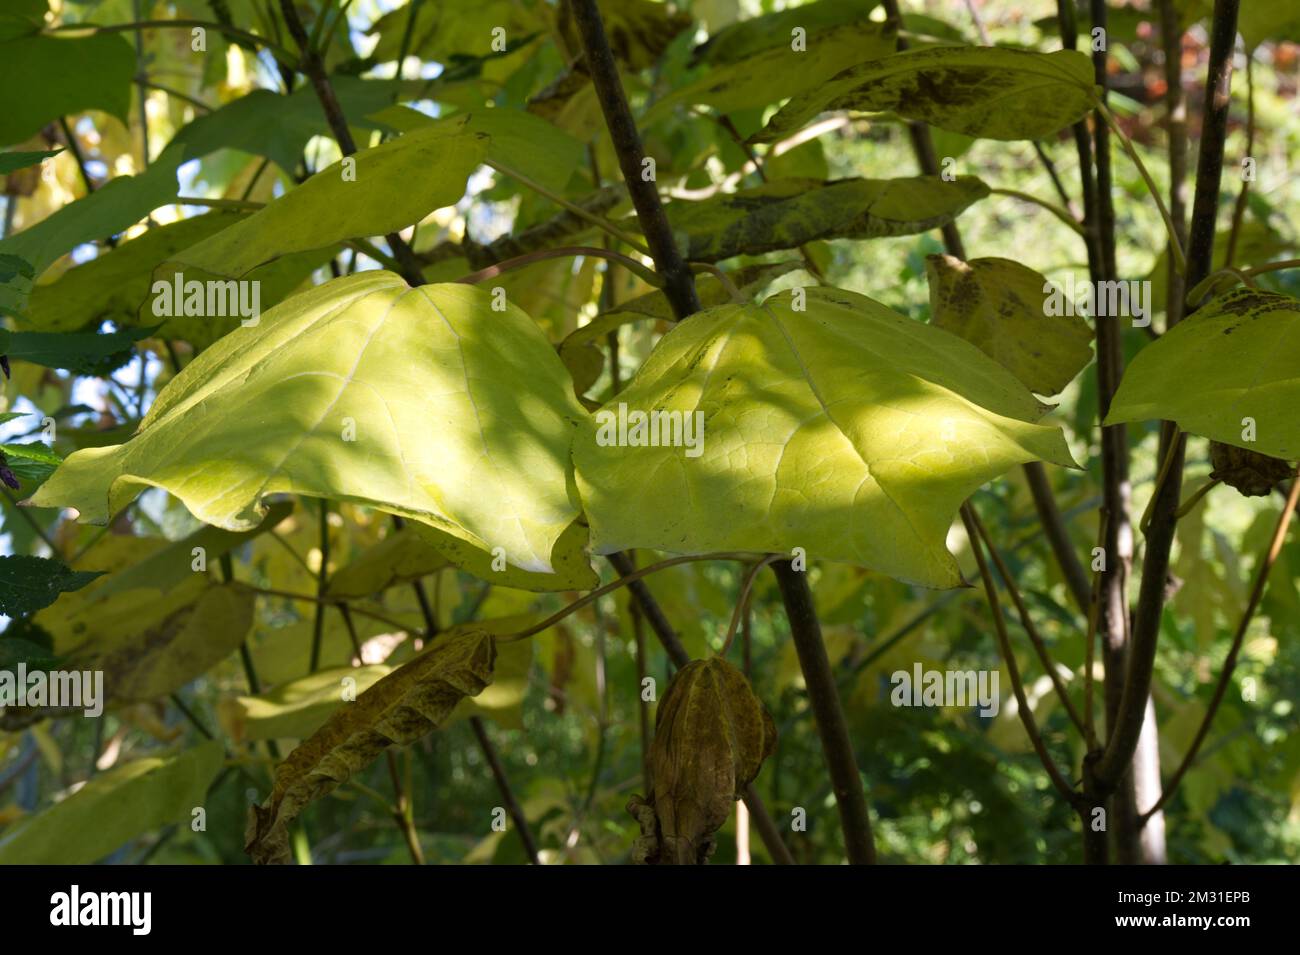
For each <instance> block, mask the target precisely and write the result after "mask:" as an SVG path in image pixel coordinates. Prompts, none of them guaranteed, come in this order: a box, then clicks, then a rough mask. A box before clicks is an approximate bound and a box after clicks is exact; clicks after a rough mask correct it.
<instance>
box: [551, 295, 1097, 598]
mask: <svg viewBox="0 0 1300 955" xmlns="http://www.w3.org/2000/svg"><path fill="white" fill-rule="evenodd" d="M796 291H798V290H796ZM802 292H803V294H805V295H806V297H807V302H806V309H804V310H796V309H794V308H793V298H794V294H795V293H794V292H783V293H781V294H779V295H775V296H773V297H771V298H769V299H768V300H767V301H766V302H765V303H764V304H763V305H761V306H747V307H741V306H723V307H721V308H716V309H711V310H710V311H707V312H703V313H701V314H699V315H695V316H693V317H691V318H690V319H688V320H687V321H685V322H682V323H681V324H679V325H677V326H676V327H675V328H673V330H672V331H670V332H669V333H668V334H667V335H665V336H664V338H663V339H662V340H661V341H660V343H659V345H658V346H657V347H656V349H655V351H654V352H653V353H652V354H651V356H650V358H649V359H648V360H647V361H646V363H645V365H643V366H642V368H641V370H640V372H639V373H638V374H637V376H636V378H635V379H634V380H633V381H632V383H631V385H629V386H628V388H627V389H625V390H624V391H623V392H622V393H620V394H619V395H618V397H617V399H616V400H615V401H613V402H611V403H610V404H607V405H606V406H605V408H603V409H602V410H601V412H598V413H597V415H596V416H595V417H594V418H593V419H592V420H591V421H590V422H589V423H588V424H587V425H585V426H584V427H583V428H582V430H581V432H580V434H579V437H578V439H577V441H576V442H575V445H574V462H575V464H576V465H577V475H578V486H579V489H580V491H581V493H582V499H583V504H584V509H585V511H586V513H587V516H588V519H589V520H590V522H591V531H592V545H593V548H594V550H595V551H596V552H597V553H610V552H612V551H615V550H624V549H627V548H629V547H652V548H656V549H660V550H665V551H669V552H672V553H708V552H712V551H724V550H753V551H764V552H776V553H782V554H789V553H791V552H792V551H793V549H794V548H796V547H802V548H804V550H805V552H806V553H807V555H808V556H809V558H810V559H824V560H838V561H847V562H851V563H858V564H862V565H863V566H866V567H869V568H872V569H874V570H879V571H881V572H883V573H887V574H890V575H891V576H895V577H898V578H900V579H903V580H907V581H913V582H918V583H922V584H925V585H927V586H931V587H952V586H956V585H958V584H960V583H961V575H960V574H959V572H958V570H957V565H956V562H955V561H954V560H953V558H952V555H951V554H949V553H948V550H947V548H946V546H945V540H946V537H947V534H948V529H949V527H950V525H951V523H952V520H953V517H954V515H955V514H956V512H957V509H958V507H960V505H961V504H962V502H963V501H965V500H966V498H967V497H969V496H970V494H971V493H973V492H974V491H975V490H976V489H977V488H979V487H980V486H981V485H983V484H984V483H985V482H987V481H989V480H991V479H992V478H994V477H996V476H997V475H999V474H1001V473H1003V472H1004V471H1006V470H1008V469H1009V468H1011V467H1013V466H1014V465H1016V464H1020V463H1023V462H1026V461H1032V460H1035V459H1042V460H1046V461H1051V462H1053V463H1056V464H1061V465H1066V466H1069V465H1072V464H1073V461H1072V459H1071V457H1070V453H1069V450H1068V449H1067V447H1066V444H1065V439H1064V437H1063V436H1062V434H1061V432H1060V431H1059V430H1058V429H1056V428H1051V427H1045V426H1042V425H1038V424H1035V423H1034V422H1035V421H1036V420H1037V419H1038V418H1039V417H1040V416H1041V414H1042V410H1043V409H1042V407H1041V406H1040V405H1039V404H1038V402H1037V401H1036V400H1035V399H1034V397H1033V395H1031V394H1030V393H1029V391H1028V390H1027V389H1026V388H1025V387H1024V386H1023V385H1022V384H1020V383H1019V382H1018V381H1016V379H1015V378H1014V377H1013V376H1012V375H1011V373H1010V372H1008V371H1006V370H1005V369H1003V368H1002V367H1001V366H1000V365H998V364H996V363H995V362H994V361H992V359H989V358H987V357H986V356H985V355H984V354H983V353H982V352H981V351H980V350H979V349H978V348H976V347H975V346H974V345H971V344H970V343H968V342H965V341H963V340H962V339H960V338H958V337H957V336H955V335H952V334H950V333H948V332H945V331H943V330H941V329H937V328H934V327H932V326H928V325H923V324H920V323H919V322H914V321H911V320H908V319H906V318H903V317H902V316H901V315H898V314H896V313H894V312H891V311H890V310H889V309H887V308H885V307H884V306H882V305H880V304H879V303H877V302H874V301H872V300H871V299H868V298H865V297H864V296H861V295H856V294H854V293H852V292H846V291H843V290H840V289H805V290H802ZM620 405H625V408H623V409H620V407H619V406H620ZM632 411H639V412H642V413H648V412H651V411H667V412H680V413H681V417H680V418H679V421H678V424H679V428H678V430H677V432H676V433H675V434H674V433H673V432H671V431H670V432H669V434H668V438H669V441H668V442H667V445H668V446H665V442H663V441H662V440H661V441H660V446H658V447H654V446H647V445H648V443H649V433H650V428H649V427H648V422H646V423H645V424H643V427H642V430H641V432H640V433H639V435H637V436H636V437H634V435H633V432H632V430H631V428H632V427H633V426H634V422H632V420H631V418H630V413H631V412H632ZM625 413H626V416H624V415H625ZM668 420H669V423H671V419H668ZM620 421H626V422H627V423H626V424H620ZM662 421H663V419H662V418H661V422H660V428H657V429H655V430H656V432H657V434H656V437H659V436H660V435H661V434H662ZM688 423H689V424H690V425H691V430H692V432H693V433H694V438H693V439H692V440H688V439H690V438H691V434H690V433H688V432H687V431H686V427H685V426H686V425H687V424H688ZM701 429H702V432H701ZM634 440H636V441H638V442H639V441H642V440H644V441H645V442H646V444H644V445H634V444H633V441H634ZM673 444H675V445H676V446H672V445H673ZM620 445H621V446H620ZM629 501H635V502H636V506H635V507H630V506H628V502H629Z"/></svg>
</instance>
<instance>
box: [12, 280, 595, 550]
mask: <svg viewBox="0 0 1300 955" xmlns="http://www.w3.org/2000/svg"><path fill="white" fill-rule="evenodd" d="M524 395H526V397H521V396H524ZM583 417H585V412H584V411H583V410H582V408H581V407H580V406H579V405H578V404H577V401H576V399H575V398H574V397H573V393H572V388H571V387H570V384H569V377H568V373H567V372H566V371H565V370H564V366H563V365H562V364H561V363H560V361H559V359H558V358H557V357H556V355H555V352H554V351H553V350H552V348H551V347H550V345H549V344H548V343H547V341H546V339H545V338H544V337H543V335H542V334H541V332H540V331H539V330H538V328H537V326H536V324H535V323H534V322H533V321H532V320H531V319H529V318H528V316H527V315H525V314H524V313H523V312H521V311H520V310H518V309H516V308H513V307H508V308H507V309H506V310H505V311H501V312H498V311H494V310H493V309H492V307H491V297H490V296H489V295H488V294H487V293H486V292H484V291H480V290H478V289H474V288H470V287H468V286H465V285H427V286H422V287H420V288H418V289H411V288H409V287H408V286H407V285H406V283H405V282H403V281H402V280H401V279H400V278H398V277H397V276H395V275H392V274H391V273H388V272H367V273H362V274H360V275H354V276H350V277H347V278H342V279H337V280H335V281H333V282H329V283H326V284H325V285H322V286H320V287H318V288H315V289H312V290H311V291H309V292H305V293H303V294H301V295H298V296H296V297H294V298H292V299H290V300H289V301H287V302H285V303H283V304H282V305H280V306H278V307H277V308H275V309H272V310H271V311H270V312H268V313H266V314H265V315H263V316H262V321H261V323H260V325H258V326H257V327H249V328H239V329H236V330H235V331H234V332H232V333H231V334H229V335H227V336H226V337H225V338H223V339H221V340H220V341H219V342H217V343H216V344H215V345H213V346H212V347H211V348H209V349H208V350H207V351H205V352H203V353H202V354H201V355H200V356H199V357H198V358H196V359H195V360H194V361H192V362H191V363H190V364H189V365H187V366H186V367H185V369H184V371H182V372H181V374H179V375H178V376H177V377H176V378H174V379H172V381H170V382H169V383H168V384H167V386H166V387H165V388H164V389H163V390H162V393H161V394H159V396H158V399H157V401H156V402H155V403H154V405H153V407H152V408H151V409H150V411H149V414H148V415H147V416H146V417H145V420H144V422H143V423H142V424H141V426H140V430H139V432H137V434H136V435H135V436H134V437H133V438H132V439H131V440H130V441H128V442H127V443H126V444H123V445H117V446H114V447H105V448H89V449H86V450H83V451H79V452H76V453H75V454H73V455H71V456H70V457H69V458H68V459H67V460H66V461H65V462H64V464H63V466H62V467H61V468H60V469H59V470H58V471H56V472H55V473H54V475H53V476H52V477H51V478H50V479H49V481H47V482H46V483H45V485H44V486H42V488H41V489H40V491H39V492H38V493H37V495H36V498H37V499H36V500H35V501H34V502H35V503H36V504H38V505H43V506H55V505H71V506H75V507H77V508H78V509H79V510H80V511H81V513H82V516H83V518H85V519H87V520H89V521H91V522H104V521H106V520H107V519H108V518H109V517H110V516H111V515H113V514H115V513H117V511H118V510H120V509H121V508H122V507H123V506H124V505H125V504H126V503H128V502H129V501H130V500H131V499H132V498H134V497H135V495H136V494H137V493H139V492H140V490H142V489H143V488H145V487H162V488H165V489H166V490H167V491H169V492H170V493H172V494H174V495H175V496H176V497H178V498H180V500H181V501H182V502H183V503H184V504H185V505H186V507H188V508H189V509H190V511H191V512H192V513H193V514H194V515H195V516H196V517H198V518H199V519H200V520H203V521H205V522H206V523H209V524H215V525H217V526H218V527H224V528H226V529H227V530H235V531H238V530H246V529H248V528H250V527H252V526H254V525H255V524H256V523H257V522H258V521H259V520H260V519H261V514H262V500H263V498H265V497H266V496H267V495H269V494H274V493H277V492H286V493H297V494H304V495H307V496H312V497H324V498H332V499H339V500H350V501H354V502H357V503H362V504H368V505H372V506H374V507H378V508H380V509H382V510H385V511H388V512H390V513H394V514H400V515H403V516H405V517H410V518H413V519H414V520H417V521H421V522H424V523H427V524H429V525H431V526H432V527H433V528H435V529H436V530H438V531H439V532H441V533H443V534H445V535H447V536H448V537H451V538H455V539H457V540H460V541H461V542H462V543H464V544H468V545H470V546H472V547H474V548H477V549H481V550H482V551H484V552H486V553H491V552H492V551H493V549H494V548H501V551H500V553H502V554H503V555H504V557H505V559H506V561H507V562H508V563H509V564H512V565H514V566H515V567H519V568H522V569H524V570H529V571H537V572H541V573H551V572H552V570H553V567H552V562H551V552H552V550H553V549H554V547H555V544H556V541H557V539H558V538H559V536H560V535H561V533H562V532H563V531H564V530H565V528H567V527H568V526H569V524H570V523H571V522H572V521H573V520H574V518H575V517H576V516H577V507H576V505H575V504H574V502H573V501H572V500H571V498H570V495H569V491H568V488H567V486H566V475H567V473H568V467H569V464H568V449H569V447H570V443H571V440H572V434H573V429H574V426H575V425H576V424H577V423H578V422H579V421H580V420H581V419H582V418H583Z"/></svg>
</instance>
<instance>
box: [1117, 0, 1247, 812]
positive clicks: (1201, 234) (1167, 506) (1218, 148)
mask: <svg viewBox="0 0 1300 955" xmlns="http://www.w3.org/2000/svg"><path fill="white" fill-rule="evenodd" d="M1238 6H1239V0H1215V4H1214V17H1213V21H1212V27H1211V34H1210V63H1209V73H1208V77H1207V82H1206V85H1205V106H1204V109H1203V118H1202V124H1201V126H1202V129H1201V150H1200V155H1199V158H1198V160H1197V166H1196V195H1195V198H1194V199H1193V202H1192V222H1191V228H1190V230H1189V233H1188V234H1189V237H1190V242H1189V246H1188V254H1187V285H1188V287H1192V286H1195V285H1196V284H1197V283H1198V282H1200V281H1201V280H1202V279H1204V278H1205V277H1206V276H1207V275H1209V274H1210V269H1211V267H1212V259H1213V254H1214V229H1215V221H1216V213H1217V211H1218V201H1219V185H1220V179H1221V176H1222V173H1223V145H1224V139H1225V138H1226V135H1227V125H1228V105H1229V91H1230V89H1231V82H1232V53H1233V47H1234V46H1235V45H1236V39H1237V11H1238ZM1176 431H1177V429H1176V428H1175V426H1174V425H1173V424H1172V423H1171V422H1168V421H1166V422H1164V423H1163V425H1162V427H1161V442H1160V444H1161V449H1160V450H1161V460H1163V459H1164V456H1165V455H1166V454H1169V455H1172V465H1171V467H1170V470H1169V476H1168V479H1167V480H1166V481H1165V482H1164V484H1163V485H1162V486H1161V487H1160V489H1159V492H1158V494H1157V497H1156V500H1155V503H1154V506H1153V508H1152V512H1151V531H1150V533H1149V534H1148V535H1147V542H1146V556H1145V559H1144V560H1143V563H1142V585H1141V589H1140V591H1139V593H1138V603H1137V610H1136V612H1135V614H1134V620H1133V640H1132V646H1131V648H1130V652H1129V655H1128V656H1129V660H1128V673H1127V675H1126V679H1125V681H1124V691H1123V695H1122V697H1121V699H1120V704H1119V710H1118V713H1117V715H1116V720H1115V724H1114V731H1113V732H1112V733H1111V736H1110V740H1109V742H1108V743H1107V744H1106V751H1105V753H1104V754H1103V755H1102V758H1101V760H1100V761H1099V763H1098V765H1097V778H1098V782H1099V783H1100V784H1101V785H1102V786H1103V787H1105V788H1108V789H1113V788H1114V787H1115V786H1116V785H1117V784H1118V782H1119V780H1120V777H1121V776H1122V775H1123V772H1124V770H1125V769H1126V768H1127V766H1128V762H1129V760H1130V759H1131V758H1132V756H1133V752H1134V750H1135V749H1136V747H1137V742H1138V736H1139V734H1140V733H1141V730H1142V719H1143V717H1144V715H1145V711H1146V700H1147V694H1148V693H1149V692H1150V689H1151V674H1152V671H1153V669H1154V667H1155V655H1156V646H1157V643H1158V640H1159V635H1160V618H1161V616H1162V614H1163V611H1164V606H1165V592H1166V589H1167V578H1168V574H1169V551H1170V548H1171V547H1172V546H1173V541H1174V531H1175V528H1176V527H1177V523H1178V517H1177V512H1178V501H1179V496H1180V493H1181V491H1182V483H1183V451H1184V447H1185V444H1186V441H1185V437H1184V436H1183V435H1182V434H1178V435H1177V437H1174V435H1175V433H1176Z"/></svg>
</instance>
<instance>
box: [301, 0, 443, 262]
mask: <svg viewBox="0 0 1300 955" xmlns="http://www.w3.org/2000/svg"><path fill="white" fill-rule="evenodd" d="M280 12H281V14H283V16H284V23H285V26H287V27H288V28H289V33H290V35H291V36H292V37H293V39H294V42H295V43H297V44H298V49H299V50H300V51H301V54H302V70H303V72H304V73H306V74H307V79H309V80H310V81H311V85H312V88H313V89H314V90H315V91H316V98H317V99H318V100H320V105H321V109H322V110H324V111H325V119H326V120H327V121H328V122H329V125H330V130H331V132H333V134H334V139H335V141H336V142H337V143H338V144H339V149H340V150H341V151H342V153H343V155H344V156H351V155H352V154H353V153H355V152H356V151H357V144H356V142H355V141H354V140H353V139H352V130H350V129H349V128H348V122H347V119H346V118H345V117H344V115H343V107H342V106H340V105H339V99H338V97H337V96H336V95H335V94H334V85H333V84H332V83H331V82H330V78H329V76H328V75H327V74H326V73H325V64H324V63H323V62H321V58H320V53H319V52H317V50H316V49H315V48H314V47H313V46H312V45H311V40H310V38H309V37H308V36H307V31H306V30H305V29H304V28H303V25H302V20H300V19H299V18H298V11H297V9H295V8H294V5H293V0H280ZM385 238H386V239H387V240H388V247H389V248H390V249H392V250H393V257H394V258H395V259H397V261H398V263H400V265H401V267H402V268H401V271H402V278H404V279H406V281H407V282H408V283H410V284H411V285H421V284H423V282H424V277H423V276H422V275H421V274H420V262H419V260H418V259H416V257H415V253H414V252H413V251H411V247H410V246H409V245H407V243H406V240H405V239H403V238H402V237H401V236H400V235H398V234H397V233H396V232H390V233H389V234H388V235H387V236H385Z"/></svg>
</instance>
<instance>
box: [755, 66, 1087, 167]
mask: <svg viewBox="0 0 1300 955" xmlns="http://www.w3.org/2000/svg"><path fill="white" fill-rule="evenodd" d="M1093 96H1094V94H1093V70H1092V62H1091V61H1090V60H1089V59H1088V57H1087V56H1086V55H1085V54H1083V53H1080V52H1078V51H1077V50H1057V51H1056V52H1055V53H1034V52H1030V51H1027V50H1013V49H1007V48H1005V47H992V46H967V47H954V46H943V47H934V48H931V49H925V50H908V51H906V52H904V53H895V54H894V55H893V56H890V57H886V58H885V59H883V60H874V61H872V62H869V63H863V64H861V65H859V66H854V67H850V68H849V69H847V70H844V71H843V72H842V73H840V74H839V75H837V76H835V77H833V78H831V79H830V80H829V81H827V82H825V83H823V84H822V85H821V86H820V87H818V88H817V89H813V90H810V91H809V92H807V93H803V94H801V95H798V96H795V97H793V98H792V99H791V100H790V102H788V103H786V105H785V106H784V107H782V109H781V110H780V112H778V113H777V114H776V115H775V116H773V117H772V119H771V121H770V122H769V123H768V124H767V126H765V127H764V128H763V129H761V130H759V132H758V133H756V134H755V135H754V136H752V137H751V140H752V141H753V142H758V143H770V142H775V141H777V140H779V139H783V138H785V137H786V136H788V135H790V134H791V133H793V132H795V131H796V130H799V129H801V128H802V127H803V126H805V125H806V124H807V123H808V121H809V120H811V119H812V118H813V117H815V116H816V115H817V114H818V113H821V112H823V111H825V110H836V109H849V110H859V111H863V112H886V111H892V112H894V113H896V114H898V115H899V116H902V117H903V118H905V119H911V120H919V121H921V122H923V123H928V124H930V125H931V126H938V127H939V128H940V129H946V130H949V131H951V132H954V133H966V134H967V135H970V136H980V137H983V138H985V139H1008V140H1009V139H1040V138H1042V137H1044V136H1050V135H1052V134H1053V133H1056V132H1058V131H1060V130H1062V129H1064V128H1065V127H1067V126H1069V125H1070V124H1071V123H1074V122H1076V121H1077V120H1079V119H1081V118H1082V117H1083V116H1084V114H1086V113H1087V112H1088V110H1089V109H1091V108H1092V106H1093V105H1094V99H1093Z"/></svg>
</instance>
